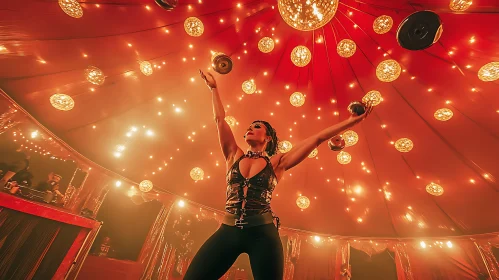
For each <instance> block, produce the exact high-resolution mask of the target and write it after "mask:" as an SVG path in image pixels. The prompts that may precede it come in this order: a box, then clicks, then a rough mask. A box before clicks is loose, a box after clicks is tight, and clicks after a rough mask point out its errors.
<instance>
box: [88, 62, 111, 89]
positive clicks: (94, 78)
mask: <svg viewBox="0 0 499 280" xmlns="http://www.w3.org/2000/svg"><path fill="white" fill-rule="evenodd" d="M85 76H86V78H87V81H89V82H90V83H92V84H94V85H102V84H103V83H104V80H105V79H106V77H105V76H104V73H103V72H102V70H100V69H99V68H97V67H94V66H90V67H88V68H87V69H86V70H85Z"/></svg>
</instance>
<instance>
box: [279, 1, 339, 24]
mask: <svg viewBox="0 0 499 280" xmlns="http://www.w3.org/2000/svg"><path fill="white" fill-rule="evenodd" d="M338 3H339V0H327V1H325V0H278V1H277V6H278V8H279V13H280V14H281V17H282V19H283V20H284V21H285V22H286V23H287V24H288V25H289V26H291V27H293V28H295V29H297V30H300V31H310V30H316V29H318V28H321V27H323V26H324V25H326V24H327V23H328V22H329V21H330V20H331V19H332V18H333V17H334V15H335V14H336V11H337V10H338Z"/></svg>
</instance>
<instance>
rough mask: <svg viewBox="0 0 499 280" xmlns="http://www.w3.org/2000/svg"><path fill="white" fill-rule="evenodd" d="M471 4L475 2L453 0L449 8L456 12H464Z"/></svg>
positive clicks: (470, 0)
mask: <svg viewBox="0 0 499 280" xmlns="http://www.w3.org/2000/svg"><path fill="white" fill-rule="evenodd" d="M471 4H473V1H472V0H451V1H450V3H449V8H450V9H451V10H453V11H454V12H464V11H466V10H467V9H468V8H469V7H470V6H471Z"/></svg>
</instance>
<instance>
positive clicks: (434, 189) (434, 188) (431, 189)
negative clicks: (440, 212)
mask: <svg viewBox="0 0 499 280" xmlns="http://www.w3.org/2000/svg"><path fill="white" fill-rule="evenodd" d="M426 191H427V192H428V193H429V194H431V195H434V196H441V195H442V194H444V188H442V186H440V185H439V184H435V183H433V182H431V183H429V184H428V185H427V186H426Z"/></svg>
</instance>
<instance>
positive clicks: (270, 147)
mask: <svg viewBox="0 0 499 280" xmlns="http://www.w3.org/2000/svg"><path fill="white" fill-rule="evenodd" d="M257 122H259V123H263V125H265V128H267V129H266V130H267V136H270V137H271V138H272V140H270V142H268V143H267V147H266V148H265V152H267V154H268V155H269V156H270V157H271V156H273V155H275V154H277V145H278V143H279V139H278V138H277V132H276V131H275V129H274V128H273V127H272V126H271V125H270V123H268V122H266V121H260V120H258V121H254V122H252V123H251V124H254V123H257Z"/></svg>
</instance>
